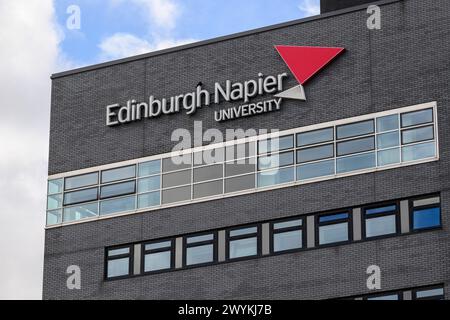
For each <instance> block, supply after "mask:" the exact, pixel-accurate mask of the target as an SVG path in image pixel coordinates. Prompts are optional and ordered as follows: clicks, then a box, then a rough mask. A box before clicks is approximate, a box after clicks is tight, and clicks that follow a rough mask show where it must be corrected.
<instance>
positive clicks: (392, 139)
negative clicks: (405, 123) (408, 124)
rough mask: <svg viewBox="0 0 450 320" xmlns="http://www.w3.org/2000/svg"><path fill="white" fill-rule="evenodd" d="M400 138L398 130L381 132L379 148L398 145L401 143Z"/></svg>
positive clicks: (378, 142) (378, 139) (378, 140)
mask: <svg viewBox="0 0 450 320" xmlns="http://www.w3.org/2000/svg"><path fill="white" fill-rule="evenodd" d="M398 140H399V136H398V131H393V132H388V133H383V134H379V135H378V136H377V148H378V149H384V148H391V147H397V146H398V145H399V141H398Z"/></svg>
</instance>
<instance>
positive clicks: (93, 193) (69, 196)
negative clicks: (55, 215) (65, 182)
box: [64, 188, 97, 205]
mask: <svg viewBox="0 0 450 320" xmlns="http://www.w3.org/2000/svg"><path fill="white" fill-rule="evenodd" d="M93 200H97V188H92V189H84V190H80V191H74V192H67V193H65V194H64V205H69V204H75V203H81V202H87V201H93Z"/></svg>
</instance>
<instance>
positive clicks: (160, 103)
mask: <svg viewBox="0 0 450 320" xmlns="http://www.w3.org/2000/svg"><path fill="white" fill-rule="evenodd" d="M275 49H276V50H277V51H278V53H279V54H280V56H281V58H282V59H283V60H284V62H285V63H286V65H287V66H288V68H289V70H290V72H291V73H292V74H293V75H294V77H295V78H296V79H297V81H298V83H299V85H297V86H295V87H293V88H290V89H287V90H285V91H283V80H284V79H286V78H287V77H288V73H287V72H283V73H280V74H277V75H276V76H274V75H269V76H265V75H264V74H262V73H259V74H258V76H257V79H251V80H247V81H244V82H243V83H242V82H232V81H230V80H227V81H225V83H219V82H216V83H215V84H214V91H213V92H210V91H208V90H206V89H203V88H202V85H201V84H199V85H198V86H197V88H196V90H195V91H192V92H188V93H185V94H180V95H176V96H172V97H170V98H161V99H159V98H155V97H154V96H153V95H151V96H150V97H149V100H148V102H147V101H141V102H138V101H136V100H135V99H131V100H128V101H127V102H126V104H125V105H120V104H118V103H115V104H111V105H108V106H107V107H106V125H107V126H114V125H118V124H124V123H129V122H134V121H139V120H142V119H146V118H149V119H151V118H156V117H159V116H162V115H168V114H174V113H179V112H181V111H182V110H184V111H185V113H186V114H188V115H192V114H194V113H195V112H196V111H197V109H199V108H202V107H203V106H210V105H211V104H212V103H214V104H220V103H221V102H223V101H227V102H235V101H236V102H239V101H240V103H239V105H238V106H234V107H231V108H228V109H223V110H218V111H215V112H214V119H215V120H216V121H226V120H231V119H237V118H240V117H247V116H252V115H256V114H261V113H266V112H272V111H277V110H280V108H281V103H282V100H283V99H296V100H306V96H305V91H304V88H303V85H304V84H305V83H306V82H307V81H308V80H309V79H310V78H311V77H312V76H313V75H315V74H316V73H317V72H319V71H320V70H321V69H322V68H324V67H325V66H326V65H327V64H329V63H330V62H331V61H332V60H333V59H334V58H336V57H337V56H338V55H339V54H341V53H342V52H343V51H344V48H324V47H299V46H275ZM267 94H273V96H272V97H271V98H269V99H267V98H266V99H264V100H262V101H255V102H253V101H252V99H254V98H255V97H258V96H265V95H267Z"/></svg>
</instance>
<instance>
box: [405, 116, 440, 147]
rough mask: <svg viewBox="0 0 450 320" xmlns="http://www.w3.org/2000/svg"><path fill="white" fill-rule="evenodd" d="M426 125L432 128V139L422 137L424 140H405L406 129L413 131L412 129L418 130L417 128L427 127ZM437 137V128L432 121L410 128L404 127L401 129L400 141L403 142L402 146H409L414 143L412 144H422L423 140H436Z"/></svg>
mask: <svg viewBox="0 0 450 320" xmlns="http://www.w3.org/2000/svg"><path fill="white" fill-rule="evenodd" d="M426 127H431V128H432V130H431V131H432V133H433V138H431V139H422V140H417V141H414V142H408V143H405V142H404V141H403V132H405V131H412V130H416V129H422V128H426ZM435 139H436V136H435V128H434V123H433V122H432V124H431V125H430V124H425V125H418V126H417V127H414V128H413V127H410V128H408V129H402V130H401V132H400V140H401V141H400V143H401V146H402V147H403V146H409V145H412V144H420V143H421V142H427V141H430V142H431V141H434V140H435Z"/></svg>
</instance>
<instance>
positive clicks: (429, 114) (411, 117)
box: [401, 109, 433, 127]
mask: <svg viewBox="0 0 450 320" xmlns="http://www.w3.org/2000/svg"><path fill="white" fill-rule="evenodd" d="M401 117H402V127H409V126H415V125H417V124H422V123H428V122H433V110H432V109H426V110H421V111H415V112H409V113H404V114H402V115H401Z"/></svg>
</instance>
